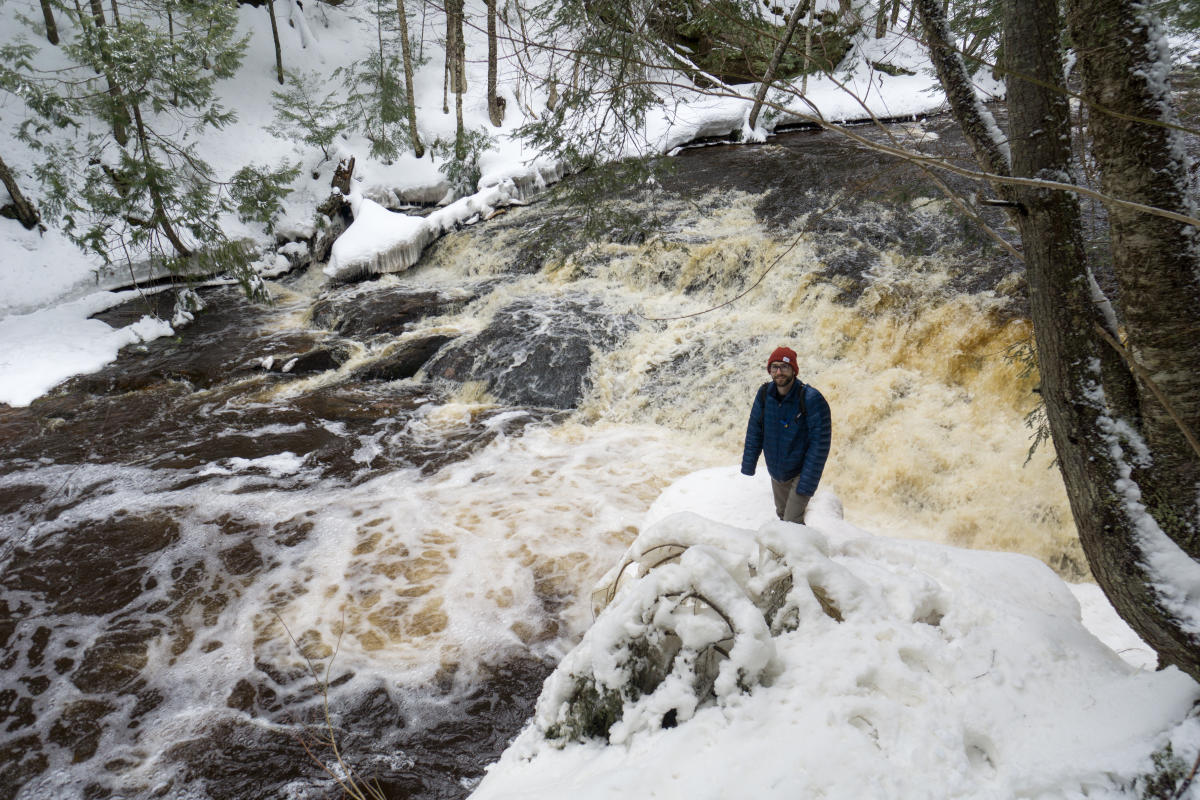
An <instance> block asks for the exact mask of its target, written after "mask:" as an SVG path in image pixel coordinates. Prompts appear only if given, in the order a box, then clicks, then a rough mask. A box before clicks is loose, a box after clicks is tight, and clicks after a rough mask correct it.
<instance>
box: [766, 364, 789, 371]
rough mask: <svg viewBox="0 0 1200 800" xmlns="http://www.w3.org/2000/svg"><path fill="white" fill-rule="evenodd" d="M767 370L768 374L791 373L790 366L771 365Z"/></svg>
mask: <svg viewBox="0 0 1200 800" xmlns="http://www.w3.org/2000/svg"><path fill="white" fill-rule="evenodd" d="M767 369H768V370H769V371H770V372H791V371H792V365H791V364H772V365H771V366H769V367H767Z"/></svg>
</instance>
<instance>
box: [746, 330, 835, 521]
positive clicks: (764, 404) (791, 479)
mask: <svg viewBox="0 0 1200 800" xmlns="http://www.w3.org/2000/svg"><path fill="white" fill-rule="evenodd" d="M767 372H768V373H769V374H770V376H771V380H770V381H768V382H767V383H764V384H763V385H762V386H761V387H760V388H759V390H758V394H757V395H755V397H754V405H753V406H751V407H750V422H749V424H747V425H746V449H745V451H744V452H743V453H742V474H743V475H753V474H754V470H755V467H757V465H758V454H759V453H762V454H763V456H764V457H765V458H766V461H767V472H768V473H770V475H771V488H772V489H773V490H774V493H775V514H776V515H777V516H778V517H779V518H780V519H781V520H784V521H786V522H804V510H805V509H806V508H807V507H808V501H809V500H811V499H812V496H813V492H815V491H816V490H817V484H818V483H820V482H821V472H822V471H824V469H825V459H826V458H828V457H829V439H830V434H831V425H830V420H829V404H828V403H827V402H825V398H824V397H823V396H822V395H821V393H820V392H818V391H817V390H816V389H814V388H813V387H811V386H807V385H805V384H804V383H803V382H802V381H799V380H797V379H796V353H795V352H793V351H792V350H790V349H788V348H786V347H777V348H775V351H774V352H773V353H771V357H770V358H769V359H767Z"/></svg>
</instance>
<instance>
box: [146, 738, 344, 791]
mask: <svg viewBox="0 0 1200 800" xmlns="http://www.w3.org/2000/svg"><path fill="white" fill-rule="evenodd" d="M322 733H323V732H322ZM301 737H306V738H305V739H304V742H307V743H308V744H309V746H310V747H313V748H315V751H316V752H319V754H320V755H321V756H322V757H323V756H326V755H328V753H327V752H326V749H325V748H323V747H321V745H320V744H319V743H317V742H316V741H315V740H314V738H313V735H312V734H310V733H308V732H307V731H305V730H303V729H302V728H297V729H296V730H294V731H289V730H278V729H275V728H273V727H265V726H262V725H256V724H253V723H250V722H242V721H234V720H227V721H224V722H220V723H217V725H215V726H214V727H213V728H212V729H211V730H209V731H207V732H206V733H205V734H204V735H203V736H199V737H196V738H193V739H188V740H186V741H183V742H179V743H178V744H175V745H172V746H171V747H170V749H169V750H168V751H167V754H166V755H167V758H168V760H169V761H171V762H174V763H175V764H178V765H179V767H180V775H179V776H178V780H179V781H181V782H182V783H184V784H185V785H188V786H189V787H192V789H191V791H188V792H184V791H181V790H180V789H178V788H177V790H176V791H177V795H176V796H181V795H183V794H193V793H196V794H200V795H201V796H203V797H208V798H212V800H240V798H249V797H272V796H277V795H278V794H279V791H278V790H279V789H282V787H283V786H285V785H286V784H288V783H290V782H292V781H295V780H297V779H305V780H306V782H311V783H313V784H316V785H326V786H328V788H329V789H330V790H331V791H330V795H329V796H331V797H332V796H336V795H337V794H338V793H337V792H336V788H337V787H336V784H334V783H333V781H332V780H331V779H329V778H328V777H327V776H325V774H324V772H323V771H322V769H321V767H320V765H318V764H316V763H314V762H313V760H312V759H311V758H309V756H308V754H307V752H306V751H305V749H304V744H303V743H302V740H301Z"/></svg>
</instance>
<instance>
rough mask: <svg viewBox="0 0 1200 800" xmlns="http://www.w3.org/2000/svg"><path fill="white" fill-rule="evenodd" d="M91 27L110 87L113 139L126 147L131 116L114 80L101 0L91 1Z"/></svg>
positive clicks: (82, 21) (106, 81) (82, 17)
mask: <svg viewBox="0 0 1200 800" xmlns="http://www.w3.org/2000/svg"><path fill="white" fill-rule="evenodd" d="M89 5H90V8H91V12H92V15H91V25H92V26H93V33H94V36H95V41H94V47H95V48H96V49H97V51H98V52H97V55H98V56H99V59H100V63H101V65H102V70H101V71H102V72H103V74H104V80H105V83H106V84H107V86H108V97H109V101H110V103H111V106H112V107H111V109H110V112H109V116H110V119H109V121H110V124H111V125H112V132H113V138H114V139H116V141H117V144H119V145H121V146H122V147H124V146H125V145H126V144H127V143H128V142H129V114H128V113H127V112H126V110H125V107H124V103H123V102H122V97H121V89H120V87H118V86H117V82H116V80H114V79H113V75H112V70H111V69H110V58H109V54H108V43H107V34H106V33H105V30H104V26H105V21H104V4H103V3H102V2H101V0H91V2H90V4H89ZM80 22H81V23H82V24H83V25H84V26H85V29H86V27H87V25H88V17H87V16H86V15H82V16H81V17H80Z"/></svg>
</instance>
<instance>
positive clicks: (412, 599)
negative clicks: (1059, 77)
mask: <svg viewBox="0 0 1200 800" xmlns="http://www.w3.org/2000/svg"><path fill="white" fill-rule="evenodd" d="M927 127H928V129H918V128H915V127H910V128H895V129H893V133H894V134H896V135H908V136H916V137H919V138H920V139H922V140H924V142H925V144H926V146H928V147H931V148H941V147H946V148H951V147H952V144H951V143H948V131H946V130H945V126H942V125H939V124H935V123H927ZM939 134H940V136H941V137H942V138H939ZM872 135H877V134H872ZM676 161H677V162H678V169H677V171H676V172H675V173H674V175H673V176H670V177H667V178H664V179H661V180H660V181H659V182H658V183H655V184H652V185H647V186H646V187H644V188H643V189H640V190H639V189H630V190H629V191H628V192H627V193H626V194H624V195H623V196H621V197H616V198H609V199H607V200H605V201H604V202H603V203H600V205H608V206H611V207H614V208H620V209H623V210H624V211H626V212H630V213H627V214H626V215H625V216H623V217H621V219H623V220H626V221H625V222H621V223H619V224H616V225H614V226H613V227H612V228H611V229H610V230H609V231H608V232H607V233H606V234H605V235H603V236H600V237H595V236H593V235H591V234H585V233H584V229H583V228H582V227H581V226H580V224H579V221H578V219H577V218H576V217H575V216H573V214H574V212H572V211H570V210H569V209H565V208H562V207H559V206H557V205H554V204H553V203H548V202H545V203H535V204H534V205H532V206H530V207H527V208H520V209H515V210H512V211H510V212H509V213H507V214H505V215H503V216H501V217H498V218H496V219H494V220H491V221H489V222H487V223H483V224H480V225H477V226H474V227H470V228H467V229H464V230H462V231H459V232H457V233H455V234H452V235H450V236H448V237H446V238H444V239H443V240H442V241H440V242H438V243H437V244H436V245H434V247H433V248H431V250H430V251H429V253H428V254H427V255H426V257H425V258H424V259H423V260H422V262H421V264H419V265H418V266H417V267H416V268H414V269H412V270H411V271H409V272H407V273H404V274H403V275H400V276H386V277H383V278H380V279H377V280H373V281H368V282H365V283H361V284H357V285H354V286H348V287H324V286H321V285H320V281H319V280H318V278H319V273H318V272H317V271H315V270H313V271H311V272H310V273H308V274H304V275H293V276H289V277H287V278H284V279H282V280H281V282H280V283H279V284H278V285H276V286H275V287H274V289H275V294H276V297H277V302H276V304H275V305H273V306H271V307H269V308H263V307H255V306H252V305H250V304H248V303H246V302H245V301H242V300H240V299H238V297H237V296H236V295H235V294H234V293H233V292H232V291H229V290H218V291H215V292H212V293H209V294H208V295H207V302H208V305H209V309H208V310H207V311H206V312H205V313H203V314H201V315H199V316H198V317H197V320H196V322H195V323H194V324H193V325H192V326H190V327H189V328H186V329H184V330H183V331H181V333H180V336H179V337H178V338H177V339H166V340H159V341H156V342H152V343H150V344H147V345H145V346H143V347H139V348H133V349H131V350H129V351H127V352H125V353H124V354H122V356H121V358H120V359H119V360H118V362H117V363H116V364H114V365H112V366H110V367H109V368H107V369H105V370H103V371H101V372H100V373H97V374H95V375H90V376H84V377H81V378H79V379H76V380H74V381H71V382H69V383H68V384H66V385H65V386H64V387H60V389H59V390H57V391H56V392H54V393H52V394H51V395H49V396H47V397H45V398H43V399H41V400H39V401H38V402H36V403H34V404H33V406H31V407H30V408H28V409H7V408H4V407H0V459H2V463H3V475H2V477H0V569H2V570H3V573H2V574H3V579H2V580H3V594H2V595H0V645H3V659H4V661H3V677H2V679H0V799H3V798H13V797H20V798H43V797H54V798H84V797H86V798H107V797H137V798H142V797H197V798H248V797H274V796H279V797H295V798H318V797H321V798H323V797H331V796H337V795H339V793H340V791H339V789H338V787H337V785H336V783H335V782H334V777H333V776H335V775H337V776H343V775H344V774H345V770H346V769H353V770H354V771H355V773H356V774H358V775H360V776H372V777H374V778H376V779H378V781H379V783H380V785H381V786H382V787H383V789H384V790H385V792H386V793H387V794H388V795H389V796H394V797H426V798H434V797H439V798H440V797H462V796H465V795H466V794H467V793H469V790H470V787H471V786H472V785H473V782H474V781H475V780H477V778H478V776H479V775H480V774H481V771H482V768H483V766H484V765H486V764H487V763H488V762H489V761H490V760H492V759H493V758H495V757H496V756H497V755H498V754H499V752H500V751H501V750H502V749H503V747H504V745H505V742H506V741H507V740H508V739H509V738H510V737H511V736H512V735H513V734H514V733H515V732H516V731H517V730H518V729H519V727H520V726H521V725H522V724H523V722H524V720H525V718H526V716H527V714H528V712H529V709H530V707H531V705H532V701H533V698H534V697H535V696H536V694H537V691H538V689H539V688H540V683H541V680H542V679H543V678H544V676H545V675H546V674H547V672H548V670H549V669H550V668H551V666H552V665H553V663H555V661H556V659H557V658H558V657H560V656H561V654H562V653H563V652H564V651H565V649H566V648H568V647H570V646H571V644H572V643H573V642H575V641H577V640H578V637H579V636H580V635H581V634H582V631H583V630H584V629H585V628H586V626H587V625H588V623H589V621H590V605H589V603H588V596H589V592H590V590H591V588H592V584H593V583H594V581H595V580H596V579H597V578H598V577H599V576H600V575H602V574H603V573H604V572H605V571H606V570H607V569H608V567H609V566H610V565H611V563H612V562H613V561H614V560H615V559H616V558H617V556H618V555H619V554H620V552H621V551H622V550H623V548H624V547H625V545H626V544H627V543H628V542H629V541H630V540H631V538H632V537H633V535H634V534H635V532H636V530H637V526H638V525H639V523H640V520H641V516H642V513H643V512H644V511H645V510H646V508H647V507H648V506H649V505H650V503H651V502H652V501H653V500H654V498H655V497H656V496H657V494H658V493H659V492H660V491H661V490H662V488H663V487H665V486H666V485H668V484H669V483H671V482H672V481H673V480H675V479H677V478H679V477H680V476H682V475H685V474H687V473H689V472H691V471H694V470H697V469H702V468H706V467H710V466H714V465H718V464H734V463H737V462H738V461H739V460H740V447H741V436H742V432H743V430H744V425H745V417H746V414H747V411H748V408H749V401H750V398H751V397H752V394H753V391H754V389H755V387H756V386H757V385H758V384H759V383H760V382H762V381H763V380H765V372H764V369H763V367H764V359H765V357H766V354H767V353H769V352H770V350H771V349H773V348H774V347H775V346H776V345H778V344H789V345H790V346H792V347H793V348H794V349H796V350H797V352H798V353H799V357H800V363H801V364H802V367H803V377H804V378H805V379H807V380H809V381H810V382H812V383H813V384H815V385H816V386H818V387H819V388H820V389H821V390H822V392H824V394H825V395H826V397H828V398H829V400H830V403H831V406H832V409H833V424H834V446H833V452H832V455H831V458H830V463H829V467H828V469H827V470H826V476H825V479H824V482H823V487H825V488H827V489H829V490H832V491H835V492H836V493H837V494H838V495H839V497H840V498H841V499H842V501H843V503H844V506H845V508H846V516H847V518H848V519H849V520H850V521H852V522H855V523H857V524H860V525H862V526H864V527H868V528H871V529H874V530H877V531H880V532H884V533H890V534H893V535H897V536H905V537H921V538H929V539H936V540H940V541H947V542H951V543H955V544H962V545H966V546H974V547H987V548H1000V549H1008V550H1016V551H1021V552H1026V553H1029V554H1032V555H1034V556H1037V557H1039V558H1041V559H1043V560H1045V561H1046V562H1047V563H1049V564H1050V565H1051V566H1053V567H1054V568H1055V569H1057V570H1059V571H1060V572H1061V573H1062V574H1064V575H1065V576H1067V577H1076V578H1077V577H1080V576H1081V575H1082V570H1083V567H1082V566H1081V565H1082V560H1081V558H1080V554H1079V549H1078V545H1077V543H1076V542H1075V540H1074V536H1073V531H1072V529H1071V526H1070V521H1069V512H1068V510H1067V506H1066V502H1065V498H1064V495H1063V490H1062V485H1061V481H1060V480H1059V478H1058V475H1057V473H1056V472H1055V471H1051V470H1049V469H1048V466H1049V461H1050V454H1049V453H1047V452H1045V451H1042V452H1040V453H1038V454H1037V455H1035V456H1034V457H1033V459H1032V461H1031V462H1030V463H1029V465H1027V466H1022V465H1023V463H1024V462H1025V458H1026V451H1027V450H1028V447H1029V438H1028V436H1029V431H1028V430H1027V429H1026V427H1025V425H1024V418H1025V415H1026V414H1027V413H1028V412H1029V411H1030V410H1031V409H1032V408H1033V406H1034V402H1035V397H1036V395H1035V394H1034V393H1033V390H1034V388H1035V385H1036V376H1032V375H1030V374H1028V372H1027V370H1026V369H1025V366H1024V364H1023V362H1022V360H1021V359H1020V358H1015V357H1013V356H1014V354H1019V353H1020V352H1021V351H1022V345H1023V343H1025V342H1027V340H1028V337H1029V335H1030V330H1029V326H1028V324H1027V321H1026V318H1025V314H1024V306H1025V301H1024V299H1023V292H1024V286H1023V281H1022V279H1021V277H1020V274H1019V270H1017V268H1016V267H1015V266H1014V264H1013V263H1012V262H1011V260H1010V259H1009V258H1008V257H1007V256H1005V255H1004V254H1003V252H1002V251H1001V250H999V249H998V248H996V247H995V246H994V245H992V244H991V242H990V241H989V240H988V239H987V238H986V237H985V236H983V235H982V234H981V233H980V232H979V231H978V229H977V228H976V227H975V226H974V224H973V223H971V222H970V221H968V220H966V219H965V218H963V217H962V216H961V215H960V214H959V213H957V212H956V211H955V208H954V206H953V205H951V204H950V203H949V202H948V201H947V200H945V199H944V198H943V197H942V196H941V195H940V194H939V192H938V190H937V189H936V188H935V187H934V186H933V185H932V184H931V183H930V182H929V180H928V178H927V177H925V176H923V175H922V174H921V173H920V172H919V171H918V170H917V169H915V168H913V167H910V166H906V165H901V164H897V163H894V162H891V161H887V160H880V159H879V158H878V157H875V156H872V155H870V154H869V153H867V152H866V151H864V150H862V149H859V148H856V147H854V146H852V145H850V144H848V143H846V142H845V141H842V140H839V139H837V138H836V137H834V136H832V135H830V134H815V133H801V134H794V135H790V136H786V137H780V138H779V139H778V140H776V141H775V142H774V143H772V144H769V145H765V146H759V147H753V148H732V147H712V148H704V149H698V150H693V151H687V152H685V153H683V154H681V155H680V156H679V157H678V158H677V159H676ZM631 215H632V216H631ZM631 218H641V219H643V220H650V219H653V220H655V225H654V226H649V225H647V226H640V225H636V224H631V223H629V222H628V220H629V219H631ZM991 222H992V223H993V224H1000V223H1002V220H1000V219H999V218H996V217H993V218H991ZM764 273H766V277H765V278H764V279H763V280H762V281H761V283H758V284H757V285H755V282H756V281H757V280H758V279H759V278H760V277H761V276H762V275H763V274H764ZM747 290H749V291H747ZM743 292H745V296H744V297H741V298H740V299H737V300H736V301H735V302H733V303H730V304H728V305H725V306H723V307H720V308H719V309H717V310H714V311H711V312H709V313H703V314H700V313H698V312H702V311H705V310H706V309H709V308H712V307H714V306H718V305H720V304H722V303H725V302H726V301H728V300H730V299H732V298H734V297H737V296H738V295H741V294H742V293H743ZM147 302H148V303H150V302H154V301H153V300H148V301H147ZM168 302H169V301H168ZM145 310H146V309H145V307H144V306H143V305H141V304H134V305H132V306H131V307H129V308H125V309H119V310H116V311H114V312H110V315H109V316H108V319H110V320H111V321H112V322H114V323H116V322H120V321H122V320H125V319H127V317H128V315H135V316H137V315H140V314H142V313H144V312H145ZM665 318H674V319H665ZM331 737H332V738H333V739H335V740H336V742H337V745H338V751H337V752H338V753H339V754H340V756H341V758H342V763H340V764H339V763H338V760H337V758H336V756H335V754H334V752H333V750H332V748H331V747H330V745H329V740H330V738H331ZM326 770H328V771H326Z"/></svg>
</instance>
